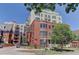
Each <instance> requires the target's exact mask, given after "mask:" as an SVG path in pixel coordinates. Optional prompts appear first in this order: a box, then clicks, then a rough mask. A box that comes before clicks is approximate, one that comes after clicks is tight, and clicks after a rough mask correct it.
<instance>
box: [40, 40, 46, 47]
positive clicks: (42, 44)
mask: <svg viewBox="0 0 79 59" xmlns="http://www.w3.org/2000/svg"><path fill="white" fill-rule="evenodd" d="M40 46H41V47H45V46H46V40H45V39H40Z"/></svg>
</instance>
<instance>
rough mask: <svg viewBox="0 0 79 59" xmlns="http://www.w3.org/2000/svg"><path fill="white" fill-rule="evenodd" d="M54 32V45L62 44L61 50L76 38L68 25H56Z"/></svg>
mask: <svg viewBox="0 0 79 59" xmlns="http://www.w3.org/2000/svg"><path fill="white" fill-rule="evenodd" d="M52 31H53V32H52V35H51V38H52V43H54V44H60V47H61V48H63V45H64V44H68V43H70V42H71V41H72V40H73V39H74V37H75V35H74V34H73V32H72V31H71V29H70V27H69V25H67V24H55V25H54V28H53V29H52Z"/></svg>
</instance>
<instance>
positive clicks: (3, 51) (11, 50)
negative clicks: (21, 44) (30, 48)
mask: <svg viewBox="0 0 79 59" xmlns="http://www.w3.org/2000/svg"><path fill="white" fill-rule="evenodd" d="M19 49H21V48H16V47H15V46H13V47H3V48H0V55H34V53H31V52H22V51H18V50H19Z"/></svg>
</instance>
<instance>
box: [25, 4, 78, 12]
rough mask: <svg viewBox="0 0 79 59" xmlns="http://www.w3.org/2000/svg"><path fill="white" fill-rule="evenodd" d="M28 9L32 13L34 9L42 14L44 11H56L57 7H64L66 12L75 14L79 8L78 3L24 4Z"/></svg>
mask: <svg viewBox="0 0 79 59" xmlns="http://www.w3.org/2000/svg"><path fill="white" fill-rule="evenodd" d="M24 5H25V6H26V8H27V10H29V11H31V10H32V9H35V10H36V12H41V11H42V10H43V9H50V10H52V11H54V10H55V9H56V6H57V5H59V6H64V7H65V12H66V13H69V12H74V11H76V9H77V7H78V5H79V4H78V3H25V4H24Z"/></svg>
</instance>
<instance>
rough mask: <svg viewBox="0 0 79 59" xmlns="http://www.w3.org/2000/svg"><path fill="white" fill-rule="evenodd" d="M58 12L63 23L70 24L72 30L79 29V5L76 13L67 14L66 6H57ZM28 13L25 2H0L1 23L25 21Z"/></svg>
mask: <svg viewBox="0 0 79 59" xmlns="http://www.w3.org/2000/svg"><path fill="white" fill-rule="evenodd" d="M56 12H58V13H59V14H60V15H61V16H62V20H63V23H67V24H69V25H70V26H71V29H72V30H78V29H79V7H78V9H77V10H76V11H75V12H74V13H72V12H71V13H69V14H66V13H65V11H64V7H60V6H57V8H56ZM28 14H29V12H28V11H27V10H26V8H25V6H24V5H23V4H0V23H3V22H6V21H13V20H14V21H16V22H17V23H25V21H26V19H27V17H28Z"/></svg>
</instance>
